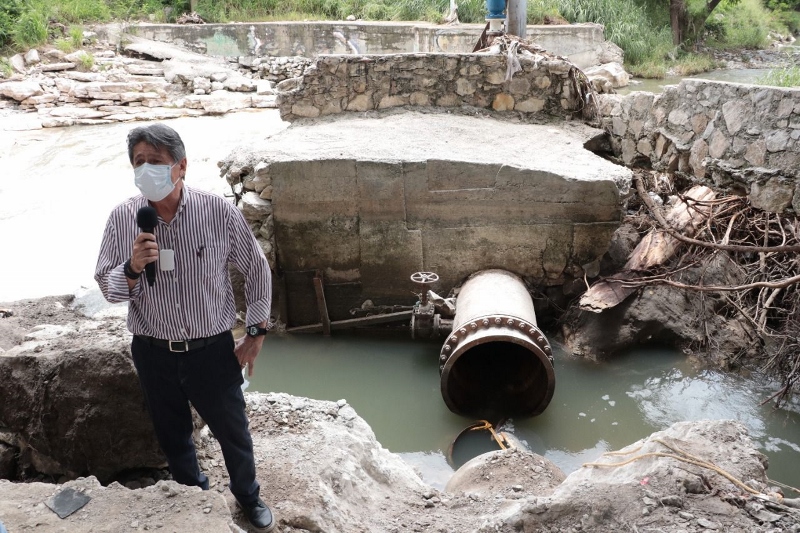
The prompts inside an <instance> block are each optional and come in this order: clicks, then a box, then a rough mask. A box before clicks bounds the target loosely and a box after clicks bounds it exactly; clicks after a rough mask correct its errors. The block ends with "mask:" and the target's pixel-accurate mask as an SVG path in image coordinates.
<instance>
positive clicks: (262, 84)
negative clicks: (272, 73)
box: [256, 80, 275, 95]
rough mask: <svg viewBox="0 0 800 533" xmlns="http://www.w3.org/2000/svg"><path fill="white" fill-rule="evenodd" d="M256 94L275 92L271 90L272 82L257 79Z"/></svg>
mask: <svg viewBox="0 0 800 533" xmlns="http://www.w3.org/2000/svg"><path fill="white" fill-rule="evenodd" d="M256 94H258V95H267V94H275V92H274V91H273V90H272V83H271V82H270V81H269V80H258V82H257V83H256Z"/></svg>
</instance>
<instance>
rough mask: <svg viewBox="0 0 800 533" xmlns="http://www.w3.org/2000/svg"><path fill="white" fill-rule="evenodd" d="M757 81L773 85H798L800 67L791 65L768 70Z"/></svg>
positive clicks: (799, 83)
mask: <svg viewBox="0 0 800 533" xmlns="http://www.w3.org/2000/svg"><path fill="white" fill-rule="evenodd" d="M758 83H759V84H761V85H773V86H775V87H800V67H796V66H793V67H786V68H782V69H774V70H770V71H769V72H768V73H767V74H765V75H764V76H762V77H760V78H758Z"/></svg>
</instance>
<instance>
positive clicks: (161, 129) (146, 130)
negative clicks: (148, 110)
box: [128, 124, 186, 164]
mask: <svg viewBox="0 0 800 533" xmlns="http://www.w3.org/2000/svg"><path fill="white" fill-rule="evenodd" d="M140 142H146V143H147V144H149V145H150V146H152V147H154V148H156V149H160V148H162V147H164V148H166V149H167V151H168V152H169V155H170V156H172V160H173V162H174V163H178V162H179V161H181V160H182V159H183V158H185V157H186V148H185V147H184V146H183V141H182V140H181V136H180V135H178V132H177V131H175V130H173V129H172V128H170V127H169V126H165V125H164V124H152V125H150V126H140V127H138V128H134V129H132V130H131V131H130V133H128V159H130V160H131V164H133V147H134V146H136V145H137V144H139V143H140Z"/></svg>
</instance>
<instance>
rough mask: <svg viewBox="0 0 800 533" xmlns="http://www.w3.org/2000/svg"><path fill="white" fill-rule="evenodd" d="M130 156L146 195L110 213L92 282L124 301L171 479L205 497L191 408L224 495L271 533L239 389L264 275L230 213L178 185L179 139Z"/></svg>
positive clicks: (164, 137) (138, 135)
mask: <svg viewBox="0 0 800 533" xmlns="http://www.w3.org/2000/svg"><path fill="white" fill-rule="evenodd" d="M128 157H129V158H130V161H131V165H132V166H133V173H134V182H135V183H136V186H137V187H138V188H139V190H140V191H141V193H142V194H141V195H137V196H134V197H132V198H130V199H128V200H127V201H125V202H123V203H121V204H120V205H118V206H117V207H115V208H114V210H113V211H112V212H111V216H110V217H109V219H108V223H107V225H106V229H105V233H104V235H103V241H102V244H101V247H100V255H99V258H98V260H97V268H96V271H95V279H96V280H97V283H98V284H99V285H100V290H101V291H102V293H103V296H105V298H106V299H107V300H108V301H109V302H113V303H115V302H122V301H127V302H129V305H128V329H129V330H130V331H131V333H133V341H132V344H131V353H132V355H133V363H134V365H135V367H136V372H137V373H138V375H139V379H140V381H141V384H142V390H143V392H144V396H145V400H146V403H147V407H148V411H149V412H150V416H151V418H152V420H153V425H154V427H155V433H156V436H157V438H158V442H159V445H160V446H161V449H162V450H163V452H164V454H165V455H166V457H167V462H168V464H169V468H170V471H171V472H172V477H173V479H174V480H175V481H177V482H178V483H182V484H184V485H193V486H199V487H202V488H203V489H204V490H207V489H208V478H207V477H206V476H205V475H204V474H203V473H202V472H200V468H199V465H198V462H197V455H196V452H195V446H194V442H193V441H192V429H193V425H192V415H191V411H190V406H189V404H190V403H191V405H193V406H194V407H195V409H196V410H197V412H198V413H199V414H200V416H201V417H202V418H203V420H204V421H205V422H206V423H207V424H208V426H209V428H210V429H211V432H212V433H213V434H214V436H215V437H216V439H217V440H218V441H219V443H220V446H221V448H222V454H223V456H224V458H225V466H226V467H227V469H228V474H229V475H230V490H231V492H232V493H233V495H234V496H235V497H236V500H237V502H238V503H239V505H240V506H241V507H242V509H243V510H244V513H245V515H246V516H247V518H248V520H249V521H250V523H251V524H252V525H253V526H254V527H256V528H257V529H259V530H262V531H272V530H273V529H274V527H275V524H276V521H275V519H274V517H273V515H272V511H271V510H270V508H269V507H267V505H266V504H265V503H264V502H263V500H262V499H261V498H260V497H259V489H260V487H259V484H258V481H256V478H255V461H254V457H253V441H252V438H251V436H250V432H249V429H248V420H247V417H246V415H245V403H244V396H243V394H242V389H241V385H242V383H243V380H244V378H243V376H242V369H243V368H244V367H245V366H247V367H248V375H250V376H252V374H253V368H254V366H255V360H256V357H257V356H258V353H259V351H260V350H261V345H262V343H263V340H264V334H265V333H266V331H267V330H266V327H267V324H268V320H269V313H270V305H271V274H270V269H269V265H268V263H267V261H266V259H265V258H264V254H263V252H262V251H261V248H260V247H259V245H258V243H257V242H256V240H255V237H254V236H253V234H252V232H251V231H250V228H249V227H248V225H247V223H246V221H245V219H244V217H243V216H242V214H241V213H240V212H239V210H238V209H237V208H236V207H235V206H234V205H233V204H231V203H230V202H229V201H227V200H225V199H224V198H221V197H219V196H217V195H214V194H210V193H207V192H203V191H200V190H197V189H193V188H190V187H187V186H186V185H184V183H183V182H184V179H185V176H186V167H187V161H186V150H185V148H184V145H183V141H182V140H181V138H180V136H179V135H178V134H177V133H176V132H175V130H173V129H172V128H170V127H168V126H165V125H163V124H154V125H151V126H146V127H140V128H135V129H133V130H132V131H131V132H130V133H129V134H128ZM146 206H151V207H152V208H155V212H156V213H157V220H156V217H155V216H152V217H151V218H152V219H153V221H152V222H153V226H154V229H153V230H152V232H150V231H140V228H139V227H138V222H137V219H138V215H139V210H140V209H141V208H143V207H146ZM143 218H147V217H146V216H145V217H143ZM228 263H233V264H234V265H236V267H237V268H238V269H239V270H240V271H241V272H242V274H243V275H244V278H245V296H246V300H247V326H248V327H247V335H246V336H245V338H244V339H243V340H242V341H240V342H239V343H238V344H236V345H234V340H233V336H232V334H231V328H232V327H233V326H234V325H235V323H236V307H235V303H234V296H233V289H232V286H231V282H230V279H229V276H228ZM147 265H153V266H152V267H150V268H153V269H154V270H153V271H151V272H148V273H147V274H153V273H154V274H155V276H154V278H155V279H154V280H153V282H152V283H151V282H150V281H151V278H152V277H153V276H148V275H143V272H144V271H145V270H146V267H147Z"/></svg>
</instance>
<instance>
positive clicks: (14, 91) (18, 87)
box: [0, 81, 44, 102]
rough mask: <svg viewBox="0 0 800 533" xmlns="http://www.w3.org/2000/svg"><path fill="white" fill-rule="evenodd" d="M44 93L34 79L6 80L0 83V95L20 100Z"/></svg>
mask: <svg viewBox="0 0 800 533" xmlns="http://www.w3.org/2000/svg"><path fill="white" fill-rule="evenodd" d="M42 94H44V91H43V90H42V86H41V85H39V83H37V82H35V81H7V82H4V83H0V95H2V96H4V97H6V98H10V99H12V100H16V101H18V102H21V101H23V100H25V99H27V98H30V97H31V96H39V95H42Z"/></svg>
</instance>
